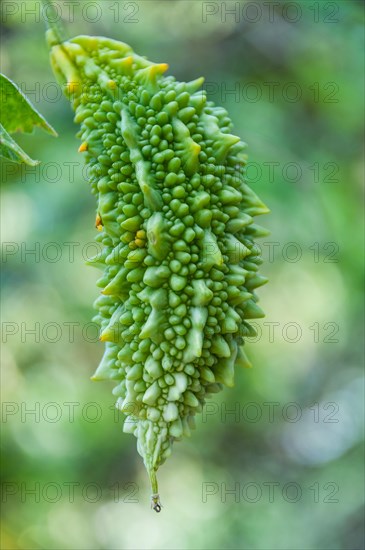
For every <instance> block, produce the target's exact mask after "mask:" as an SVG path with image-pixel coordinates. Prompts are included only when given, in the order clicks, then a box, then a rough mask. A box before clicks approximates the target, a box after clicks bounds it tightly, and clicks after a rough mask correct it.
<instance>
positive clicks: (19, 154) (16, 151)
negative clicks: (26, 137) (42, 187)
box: [0, 124, 39, 166]
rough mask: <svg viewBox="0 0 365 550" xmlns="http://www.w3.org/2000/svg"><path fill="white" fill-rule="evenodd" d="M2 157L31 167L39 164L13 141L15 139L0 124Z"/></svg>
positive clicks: (0, 154)
mask: <svg viewBox="0 0 365 550" xmlns="http://www.w3.org/2000/svg"><path fill="white" fill-rule="evenodd" d="M0 156H1V157H4V158H6V159H8V160H12V161H13V162H25V164H29V165H30V166H36V165H37V164H39V160H33V159H31V158H30V157H29V156H28V155H27V153H26V152H25V151H23V149H22V148H21V147H20V146H19V145H18V144H17V143H16V142H15V141H14V140H13V138H12V137H11V136H10V135H9V134H8V132H7V131H6V130H5V128H4V126H3V125H2V124H0Z"/></svg>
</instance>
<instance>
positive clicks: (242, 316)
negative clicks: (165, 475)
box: [50, 36, 268, 510]
mask: <svg viewBox="0 0 365 550" xmlns="http://www.w3.org/2000/svg"><path fill="white" fill-rule="evenodd" d="M50 41H51V43H52V40H50ZM51 59H52V64H53V67H54V70H55V72H56V74H57V75H58V76H59V78H60V79H61V81H62V82H63V83H66V82H67V88H66V90H67V93H68V95H69V97H70V99H71V101H72V104H73V107H74V109H75V111H76V116H75V122H76V123H79V124H81V130H80V132H79V137H80V138H81V139H82V142H83V144H82V146H81V148H80V150H81V151H85V153H86V161H87V163H88V166H89V171H88V173H89V175H90V182H91V186H92V190H93V193H95V195H96V197H97V199H98V211H97V212H98V221H97V225H98V226H99V229H101V233H100V234H99V235H98V239H97V240H98V241H99V242H101V243H102V246H103V249H102V252H101V254H100V255H99V256H98V257H96V258H94V260H93V261H92V262H91V263H94V264H95V265H98V266H100V267H102V268H103V269H104V273H103V276H102V278H101V279H100V280H99V282H98V286H99V287H100V288H101V289H102V290H101V296H100V297H99V298H98V299H97V300H96V307H97V309H98V312H99V313H98V316H97V317H96V319H97V321H98V322H99V323H100V325H101V339H102V340H103V341H105V342H106V350H105V354H104V357H103V359H102V361H101V364H100V366H99V367H98V369H97V371H96V373H95V375H94V377H93V378H94V379H95V380H101V379H109V378H111V379H113V380H117V381H118V385H117V386H116V388H115V389H114V391H113V393H114V394H115V396H116V397H117V407H118V408H119V409H120V410H121V411H123V412H124V413H126V414H127V418H126V420H125V423H124V431H125V432H128V433H133V434H134V435H135V436H136V437H137V441H138V443H137V446H138V452H139V453H140V454H141V456H142V457H143V460H144V463H145V465H146V468H147V470H148V472H149V475H150V478H151V482H152V489H153V492H154V497H153V504H154V507H155V509H157V510H158V508H159V504H158V497H157V496H156V495H155V493H157V482H156V476H155V474H156V471H157V469H158V467H159V466H160V465H161V464H162V463H163V462H164V460H165V459H166V458H167V457H168V456H169V455H170V453H171V447H172V444H173V442H174V441H175V440H177V439H180V438H181V437H182V436H183V435H186V436H188V435H190V429H191V428H192V427H194V415H195V414H196V413H197V412H200V411H201V410H202V406H203V404H204V402H205V399H206V398H207V396H209V395H210V394H212V393H216V392H218V391H219V390H221V389H222V385H223V384H224V385H226V386H232V385H233V378H234V367H235V365H238V364H241V365H242V366H250V365H249V362H248V360H247V358H246V356H245V354H244V352H243V350H242V344H243V342H244V337H245V336H247V335H252V334H253V329H252V327H250V325H249V324H248V322H247V321H248V320H250V319H253V318H257V317H262V316H263V313H262V311H261V309H260V308H259V307H258V306H257V303H256V302H257V297H256V295H255V293H254V289H255V288H256V287H258V286H260V285H262V284H264V283H265V282H266V278H264V277H262V276H260V275H258V273H257V271H258V266H259V265H260V263H261V259H260V254H259V251H258V250H257V249H256V248H255V246H254V240H253V239H254V237H260V236H263V235H266V234H267V232H266V231H265V230H263V229H262V228H260V227H259V226H257V225H255V224H254V223H253V217H254V216H257V215H259V214H264V213H266V212H267V211H268V210H267V208H266V207H265V205H264V204H263V203H262V202H261V201H260V200H259V199H258V197H257V196H256V195H255V194H254V193H253V192H252V190H251V189H250V188H249V187H248V186H247V185H246V184H245V183H244V177H243V167H244V165H245V162H246V158H245V155H244V153H243V151H244V149H245V144H244V143H242V142H241V141H240V139H239V138H238V137H236V136H234V135H232V134H230V131H231V128H232V124H231V121H230V119H229V117H228V115H227V112H226V111H225V110H224V109H222V108H221V107H216V106H214V104H213V103H212V102H209V101H206V95H205V92H204V91H203V90H202V89H201V86H202V82H203V80H202V79H198V80H196V81H194V82H190V83H183V82H177V81H176V80H175V79H174V78H173V77H171V76H168V77H164V76H163V73H164V72H165V71H166V69H167V65H165V64H154V63H151V62H149V61H147V60H146V59H145V58H142V57H140V56H138V55H136V54H135V53H134V52H133V51H132V50H131V48H130V47H129V46H128V45H126V44H123V43H120V42H116V41H113V40H108V39H106V38H95V37H93V38H92V37H87V36H80V37H77V38H74V39H73V40H71V41H69V42H66V43H64V44H63V45H62V46H60V45H54V46H53V48H52V50H51Z"/></svg>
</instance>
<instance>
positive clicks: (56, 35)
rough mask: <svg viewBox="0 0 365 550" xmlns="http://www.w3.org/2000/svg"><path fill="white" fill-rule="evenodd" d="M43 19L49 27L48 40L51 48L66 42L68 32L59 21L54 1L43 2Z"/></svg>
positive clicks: (43, 0) (46, 0) (45, 0)
mask: <svg viewBox="0 0 365 550" xmlns="http://www.w3.org/2000/svg"><path fill="white" fill-rule="evenodd" d="M42 3H43V17H44V19H45V22H46V25H47V29H48V32H47V40H48V43H49V46H55V45H57V44H62V42H65V41H66V38H67V37H66V30H65V27H64V25H63V23H61V22H60V20H59V13H58V12H57V11H56V8H55V6H54V4H53V3H52V0H42Z"/></svg>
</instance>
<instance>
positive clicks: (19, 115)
mask: <svg viewBox="0 0 365 550" xmlns="http://www.w3.org/2000/svg"><path fill="white" fill-rule="evenodd" d="M0 105H1V110H0V156H2V157H4V158H7V159H9V160H12V161H14V162H25V163H26V164H29V165H30V166H35V165H37V164H38V163H39V161H36V160H32V159H31V158H30V157H29V156H28V155H27V153H25V151H23V150H22V148H21V147H20V146H19V145H18V144H17V143H16V142H15V141H14V140H13V138H12V137H11V136H10V135H9V134H13V133H15V132H26V133H31V132H32V131H33V130H34V128H35V127H37V126H38V127H40V128H42V129H43V130H46V132H48V133H49V134H51V135H53V136H57V133H56V131H55V130H54V129H53V128H52V126H51V125H50V124H49V123H48V122H47V121H46V120H45V118H44V117H43V116H42V115H41V114H40V113H39V112H38V111H37V109H36V108H35V107H34V106H33V105H32V104H31V103H30V101H29V100H28V99H27V98H26V97H25V95H24V94H23V93H22V91H21V90H20V89H19V88H18V86H17V85H16V84H14V82H12V81H11V80H10V79H9V78H7V77H6V76H5V75H3V74H0Z"/></svg>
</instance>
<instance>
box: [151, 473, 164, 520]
mask: <svg viewBox="0 0 365 550" xmlns="http://www.w3.org/2000/svg"><path fill="white" fill-rule="evenodd" d="M149 475H150V481H151V487H152V497H151V508H153V509H154V510H155V512H161V508H162V505H161V502H160V496H159V494H158V484H157V477H156V470H154V469H152V470H150V471H149Z"/></svg>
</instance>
